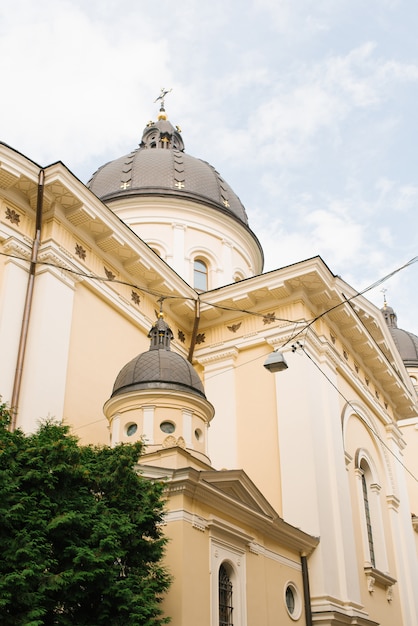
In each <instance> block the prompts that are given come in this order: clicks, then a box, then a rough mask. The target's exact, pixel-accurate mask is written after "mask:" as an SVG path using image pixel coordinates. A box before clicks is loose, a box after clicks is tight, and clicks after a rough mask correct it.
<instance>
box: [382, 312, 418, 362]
mask: <svg viewBox="0 0 418 626" xmlns="http://www.w3.org/2000/svg"><path fill="white" fill-rule="evenodd" d="M381 311H382V313H383V317H384V318H385V321H386V324H387V325H388V327H389V330H390V334H391V335H392V337H393V340H394V342H395V345H396V347H397V348H398V351H399V354H400V355H401V358H402V361H403V362H404V364H405V367H418V337H417V336H416V335H414V334H413V333H410V332H408V331H406V330H403V329H402V328H398V324H397V319H398V318H397V316H396V313H395V311H394V310H393V309H392V307H390V306H387V305H386V304H385V306H384V307H383V309H381Z"/></svg>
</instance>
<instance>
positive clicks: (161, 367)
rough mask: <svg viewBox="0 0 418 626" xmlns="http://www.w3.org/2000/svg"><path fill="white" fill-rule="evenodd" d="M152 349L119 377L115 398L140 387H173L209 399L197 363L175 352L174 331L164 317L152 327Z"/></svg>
mask: <svg viewBox="0 0 418 626" xmlns="http://www.w3.org/2000/svg"><path fill="white" fill-rule="evenodd" d="M148 336H149V337H150V338H151V345H150V349H149V351H148V352H144V353H142V354H139V355H138V356H137V357H135V358H134V359H132V361H130V362H129V363H127V364H126V365H125V367H123V368H122V369H121V371H120V372H119V374H118V376H117V377H116V381H115V384H114V386H113V391H112V397H114V396H117V395H119V394H122V393H129V392H131V391H138V390H139V389H173V390H177V391H183V392H189V393H193V394H197V395H198V396H201V397H202V398H206V396H205V392H204V389H203V384H202V381H201V380H200V378H199V375H198V374H197V372H196V370H195V369H194V367H193V365H192V364H191V363H189V361H187V360H186V359H184V358H183V357H182V356H181V355H180V354H176V353H175V352H171V350H170V342H171V339H172V332H171V330H170V328H169V327H168V325H167V324H166V322H165V321H164V320H163V319H162V317H160V318H159V319H158V320H157V322H156V323H155V324H154V326H153V327H152V328H151V330H150V332H149V335H148Z"/></svg>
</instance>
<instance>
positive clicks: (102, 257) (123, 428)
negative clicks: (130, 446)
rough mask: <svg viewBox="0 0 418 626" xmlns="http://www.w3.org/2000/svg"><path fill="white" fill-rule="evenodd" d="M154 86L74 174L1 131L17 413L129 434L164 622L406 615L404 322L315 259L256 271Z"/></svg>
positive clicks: (410, 349) (412, 467)
mask: <svg viewBox="0 0 418 626" xmlns="http://www.w3.org/2000/svg"><path fill="white" fill-rule="evenodd" d="M160 99H161V108H160V110H159V112H158V115H157V119H156V121H150V122H148V123H147V124H146V127H145V129H144V131H143V134H142V139H141V141H140V143H139V146H138V147H136V148H135V147H134V148H133V150H132V151H131V152H130V153H129V154H127V155H125V156H122V157H120V158H116V159H115V160H113V161H111V162H109V163H107V164H105V165H103V166H101V167H99V169H98V170H97V171H96V172H95V173H94V174H93V175H92V177H91V179H90V180H89V182H88V183H87V184H83V183H82V182H80V181H79V180H78V179H77V178H76V177H75V176H74V175H73V174H72V173H71V172H70V171H69V170H68V169H67V167H66V166H65V165H64V164H63V163H61V162H56V163H53V164H52V165H48V166H40V165H38V164H36V163H34V162H33V161H31V160H30V158H28V157H26V156H24V155H22V154H21V153H19V152H18V151H17V150H16V149H14V148H12V147H10V146H7V145H5V144H0V253H1V254H0V353H1V356H2V358H1V366H0V394H1V396H2V398H3V401H6V402H8V403H9V405H10V406H11V407H12V411H13V427H19V428H22V429H23V430H24V431H26V432H31V431H33V430H34V429H35V428H36V426H37V424H38V422H39V420H42V419H43V418H46V417H48V416H51V417H54V418H56V419H57V420H60V421H62V422H64V423H66V424H69V425H70V426H71V430H72V432H73V433H74V434H75V435H77V436H78V437H79V438H80V440H81V442H82V443H94V444H104V445H111V446H115V445H117V444H118V443H121V442H132V441H136V440H138V439H143V440H144V442H145V444H146V447H145V453H144V455H143V456H142V457H141V458H140V459H139V464H138V471H139V472H141V473H142V474H143V475H144V476H146V477H148V478H149V479H150V480H155V479H158V480H163V481H164V482H165V485H166V495H167V512H166V517H165V527H164V529H165V533H166V535H167V537H168V539H169V541H168V544H167V550H166V557H165V559H166V565H167V567H168V569H169V571H170V572H171V574H172V576H173V583H172V586H171V588H170V590H169V592H168V594H167V596H166V598H165V599H164V602H163V610H164V613H165V614H166V615H167V616H170V617H171V620H172V621H171V623H172V624H173V626H196V624H198V625H199V626H277V625H280V626H282V625H288V626H290V625H293V624H296V625H300V626H312V625H313V624H315V625H321V626H348V625H350V626H354V625H355V626H417V624H418V399H417V398H418V397H417V389H418V337H416V336H415V335H413V334H412V333H409V332H407V331H404V330H402V329H400V328H398V326H397V318H396V314H395V312H394V310H393V309H392V308H391V307H389V306H388V305H387V303H386V302H385V304H384V307H383V308H382V310H379V309H377V308H376V307H375V306H374V305H373V304H372V303H371V302H369V301H368V300H367V298H365V297H364V296H362V295H359V294H358V293H357V292H356V290H355V289H354V288H353V287H351V286H350V285H348V284H347V283H346V282H345V281H344V280H343V279H342V278H341V277H339V276H337V275H335V274H334V273H333V272H332V271H331V269H330V268H328V267H327V265H326V264H325V263H324V261H323V260H322V259H321V258H320V257H319V256H318V257H314V258H310V259H306V260H301V261H300V262H298V263H295V264H293V265H289V266H287V267H282V268H278V269H276V270H274V271H271V272H267V273H263V250H262V248H261V245H260V242H259V241H258V239H257V236H256V234H255V233H253V232H252V230H251V228H250V226H249V221H248V216H247V212H246V210H245V208H244V206H243V204H242V203H241V201H240V199H239V197H238V196H237V195H236V193H235V192H234V191H233V190H232V189H231V187H230V186H229V185H228V183H227V182H226V181H225V180H224V179H223V178H222V177H221V175H220V174H219V173H218V172H217V170H216V169H215V168H214V167H213V166H212V165H210V164H209V163H207V162H205V161H203V160H201V159H199V158H196V157H194V156H191V155H189V154H187V152H185V147H184V142H183V135H182V132H181V130H180V128H179V127H178V126H174V125H173V124H172V123H171V122H170V121H169V119H168V116H167V113H166V110H165V105H164V98H163V94H162V97H161V98H160Z"/></svg>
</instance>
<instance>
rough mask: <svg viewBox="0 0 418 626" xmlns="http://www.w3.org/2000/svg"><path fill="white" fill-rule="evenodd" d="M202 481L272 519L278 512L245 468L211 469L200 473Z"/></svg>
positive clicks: (239, 503)
mask: <svg viewBox="0 0 418 626" xmlns="http://www.w3.org/2000/svg"><path fill="white" fill-rule="evenodd" d="M200 477H201V482H203V483H204V484H207V485H209V486H210V487H211V488H212V489H215V490H216V491H217V492H219V493H220V494H223V495H224V497H225V498H226V499H227V500H229V502H230V503H231V502H234V501H235V502H236V504H237V505H239V506H241V507H242V506H243V507H245V508H246V509H247V510H250V511H252V512H254V513H258V514H259V515H263V516H267V517H270V518H272V519H275V518H277V517H278V514H277V512H276V511H275V510H274V509H273V507H272V506H271V505H270V503H269V502H268V500H266V498H265V497H264V496H263V494H262V493H261V491H259V489H258V488H257V487H256V486H255V484H254V483H253V482H252V481H251V479H250V478H249V477H248V476H247V474H246V473H245V472H244V471H243V470H210V471H204V472H201V473H200Z"/></svg>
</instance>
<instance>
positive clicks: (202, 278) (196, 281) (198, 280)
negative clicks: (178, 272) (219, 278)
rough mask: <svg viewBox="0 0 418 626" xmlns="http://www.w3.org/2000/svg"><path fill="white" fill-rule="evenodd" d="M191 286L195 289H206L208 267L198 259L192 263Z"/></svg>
mask: <svg viewBox="0 0 418 626" xmlns="http://www.w3.org/2000/svg"><path fill="white" fill-rule="evenodd" d="M193 286H194V288H195V289H196V290H197V291H207V290H208V267H207V265H206V263H205V262H204V261H201V260H200V259H196V260H195V262H194V265H193Z"/></svg>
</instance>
